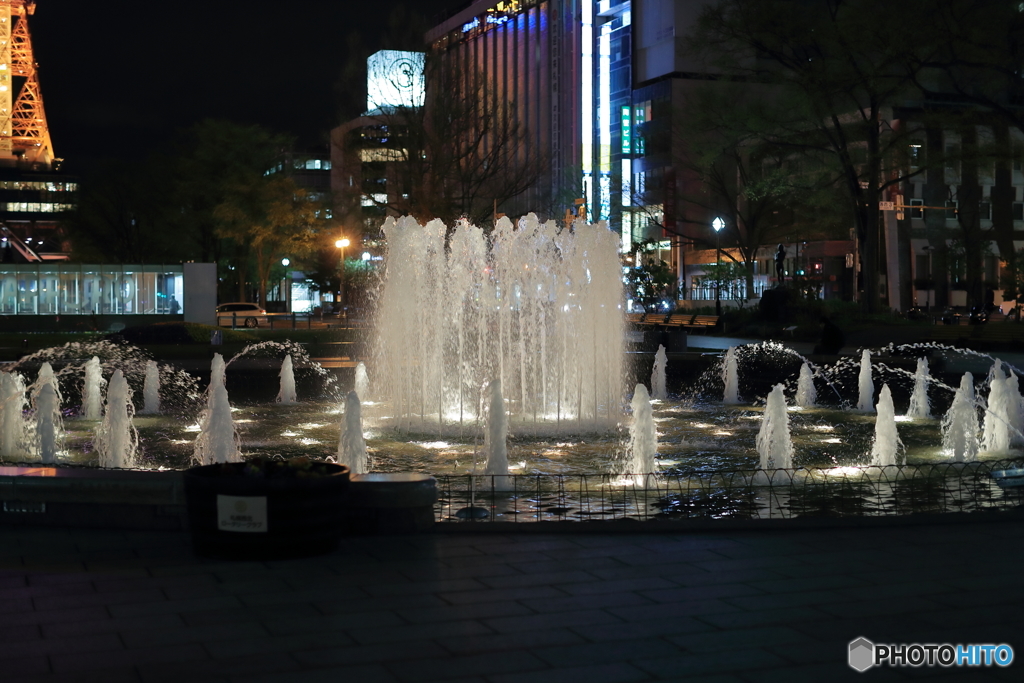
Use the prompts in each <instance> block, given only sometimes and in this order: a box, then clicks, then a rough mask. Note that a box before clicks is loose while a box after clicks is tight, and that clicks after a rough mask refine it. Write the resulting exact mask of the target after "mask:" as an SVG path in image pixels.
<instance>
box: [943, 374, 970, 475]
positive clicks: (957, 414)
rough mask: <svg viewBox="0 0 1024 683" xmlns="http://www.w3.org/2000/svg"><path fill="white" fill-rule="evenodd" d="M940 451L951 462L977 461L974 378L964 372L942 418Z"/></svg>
mask: <svg viewBox="0 0 1024 683" xmlns="http://www.w3.org/2000/svg"><path fill="white" fill-rule="evenodd" d="M942 449H943V450H944V451H945V452H946V453H948V454H949V455H950V457H951V458H952V459H953V462H974V461H975V460H977V459H978V449H979V441H978V409H977V407H976V400H975V398H974V377H973V376H972V375H971V373H969V372H965V373H964V375H963V377H962V378H961V380H960V386H959V388H957V390H956V394H955V395H954V396H953V403H952V404H951V405H950V406H949V410H948V411H946V414H945V415H944V416H943V418H942Z"/></svg>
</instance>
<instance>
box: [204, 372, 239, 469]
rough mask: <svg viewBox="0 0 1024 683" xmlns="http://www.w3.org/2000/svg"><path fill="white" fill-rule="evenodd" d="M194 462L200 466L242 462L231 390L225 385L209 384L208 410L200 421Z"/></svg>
mask: <svg viewBox="0 0 1024 683" xmlns="http://www.w3.org/2000/svg"><path fill="white" fill-rule="evenodd" d="M199 425H200V427H199V436H198V437H196V441H195V451H194V459H195V462H196V463H198V464H200V465H212V464H214V463H219V462H241V460H242V449H241V447H240V443H239V438H238V431H237V430H236V428H235V423H234V420H233V419H232V418H231V402H230V401H229V400H228V389H227V387H226V386H224V384H223V383H222V382H218V383H216V384H211V385H210V397H209V407H208V408H207V410H206V411H205V412H204V414H203V416H202V418H201V419H200V422H199Z"/></svg>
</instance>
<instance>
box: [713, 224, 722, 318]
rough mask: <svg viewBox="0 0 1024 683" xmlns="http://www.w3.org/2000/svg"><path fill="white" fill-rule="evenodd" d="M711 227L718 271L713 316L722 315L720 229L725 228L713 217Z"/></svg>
mask: <svg viewBox="0 0 1024 683" xmlns="http://www.w3.org/2000/svg"><path fill="white" fill-rule="evenodd" d="M711 227H712V228H714V230H715V250H716V253H715V266H717V268H716V270H717V271H718V272H717V275H718V281H717V282H716V283H715V315H722V268H721V266H722V228H724V227H725V221H723V220H722V219H721V217H720V216H715V220H713V221H711Z"/></svg>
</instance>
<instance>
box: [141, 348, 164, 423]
mask: <svg viewBox="0 0 1024 683" xmlns="http://www.w3.org/2000/svg"><path fill="white" fill-rule="evenodd" d="M142 397H143V408H142V410H140V411H139V414H140V415H159V414H160V368H159V366H158V365H157V364H156V361H155V360H149V361H146V380H145V384H144V385H143V389H142Z"/></svg>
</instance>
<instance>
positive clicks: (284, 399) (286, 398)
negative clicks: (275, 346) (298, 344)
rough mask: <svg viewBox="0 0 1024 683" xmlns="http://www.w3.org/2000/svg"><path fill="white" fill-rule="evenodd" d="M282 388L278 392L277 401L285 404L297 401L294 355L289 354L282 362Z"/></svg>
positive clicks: (292, 403)
mask: <svg viewBox="0 0 1024 683" xmlns="http://www.w3.org/2000/svg"><path fill="white" fill-rule="evenodd" d="M280 377H281V389H280V391H278V392H277V402H278V403H282V404H284V405H294V404H295V403H297V400H296V396H295V371H294V369H292V355H291V354H288V355H287V356H285V357H284V361H282V362H281V375H280Z"/></svg>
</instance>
